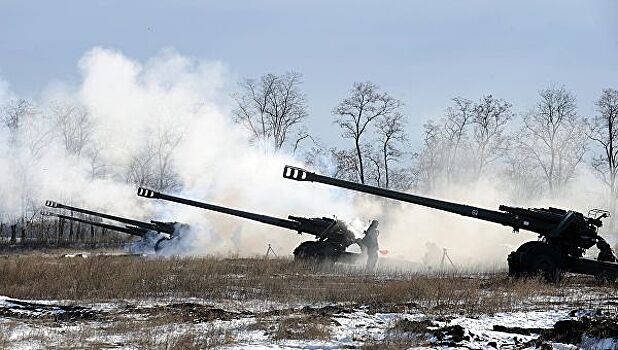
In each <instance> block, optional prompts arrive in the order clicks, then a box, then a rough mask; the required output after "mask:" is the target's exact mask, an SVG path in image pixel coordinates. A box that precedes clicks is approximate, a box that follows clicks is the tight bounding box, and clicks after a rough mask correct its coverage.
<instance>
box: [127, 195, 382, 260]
mask: <svg viewBox="0 0 618 350" xmlns="http://www.w3.org/2000/svg"><path fill="white" fill-rule="evenodd" d="M137 195H138V196H140V197H145V198H153V199H162V200H166V201H170V202H175V203H180V204H185V205H189V206H192V207H198V208H202V209H206V210H211V211H215V212H219V213H223V214H228V215H232V216H237V217H241V218H245V219H248V220H252V221H257V222H261V223H264V224H267V225H272V226H277V227H281V228H284V229H288V230H292V231H296V232H298V233H299V234H301V233H307V234H310V235H313V236H315V237H316V238H317V240H316V241H306V242H303V243H301V244H300V245H299V246H298V247H296V249H294V258H295V259H317V260H332V261H344V262H346V261H356V260H357V259H358V258H359V257H360V256H361V254H358V253H352V252H347V251H346V249H347V248H348V247H349V246H351V245H352V244H358V245H359V246H360V247H361V250H362V251H363V253H366V254H367V266H368V267H369V268H373V267H374V266H375V263H376V260H377V252H378V243H377V235H378V231H377V226H378V222H377V221H376V220H374V221H373V222H372V223H371V225H370V226H369V228H368V229H367V230H366V231H365V236H364V237H363V238H362V239H357V238H356V237H355V235H354V233H352V232H351V231H350V230H349V229H348V228H347V226H346V225H345V224H344V223H343V222H342V221H340V220H337V219H333V218H326V217H322V218H304V217H298V216H292V215H290V216H288V218H287V219H282V218H277V217H273V216H268V215H262V214H256V213H251V212H247V211H242V210H238V209H232V208H227V207H222V206H218V205H214V204H209V203H204V202H198V201H194V200H190V199H185V198H181V197H176V196H171V195H168V194H164V193H160V192H156V191H153V190H149V189H146V188H141V187H140V188H139V189H138V190H137Z"/></svg>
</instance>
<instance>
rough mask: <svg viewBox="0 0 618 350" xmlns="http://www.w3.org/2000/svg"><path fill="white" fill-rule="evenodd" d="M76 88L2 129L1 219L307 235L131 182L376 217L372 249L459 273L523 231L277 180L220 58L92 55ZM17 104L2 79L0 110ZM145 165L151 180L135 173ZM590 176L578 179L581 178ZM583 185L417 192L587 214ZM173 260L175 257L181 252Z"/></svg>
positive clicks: (65, 87) (45, 96)
mask: <svg viewBox="0 0 618 350" xmlns="http://www.w3.org/2000/svg"><path fill="white" fill-rule="evenodd" d="M78 67H79V73H80V77H81V78H80V82H79V84H78V85H76V86H73V85H70V84H65V83H54V84H51V85H50V86H48V87H47V88H46V89H45V90H44V91H43V92H42V93H41V94H40V96H37V98H36V100H37V106H36V107H32V108H31V110H29V111H28V113H25V114H23V115H22V117H21V118H20V120H18V121H16V123H14V124H12V125H9V124H10V123H6V124H7V126H6V127H5V126H3V127H1V128H0V182H1V184H2V185H0V195H1V196H2V199H3V200H2V201H0V215H2V217H0V220H2V221H12V220H17V218H19V217H21V216H23V215H33V214H34V213H36V211H37V210H39V209H40V207H41V205H42V204H43V201H44V200H45V199H52V200H57V201H59V202H63V203H67V204H72V205H75V206H81V207H86V208H90V209H93V210H100V211H105V212H109V213H113V214H117V215H123V216H128V217H135V218H141V219H144V220H148V219H156V220H163V221H178V222H183V223H187V224H189V225H190V226H191V231H190V233H188V234H189V235H190V237H191V239H190V240H187V241H185V242H184V245H183V247H182V249H181V252H182V253H187V254H222V255H223V254H229V253H238V254H240V255H256V254H264V253H265V252H266V249H267V247H268V244H271V245H272V247H273V248H274V250H275V251H276V252H277V253H278V254H279V255H287V254H291V252H292V250H293V248H294V247H295V246H296V245H298V243H300V242H301V241H303V240H308V239H312V237H310V236H304V237H297V235H295V234H294V233H293V232H290V231H286V230H281V229H277V228H273V227H269V226H267V225H263V224H260V223H254V222H249V221H246V220H243V219H238V218H233V217H229V216H226V215H222V214H217V213H210V212H206V211H203V210H200V209H197V208H190V207H186V206H182V205H176V204H170V203H164V202H159V201H149V200H144V199H142V198H139V197H137V196H136V195H135V188H136V187H135V186H134V185H133V184H130V181H128V179H131V180H135V179H137V178H139V179H141V180H142V182H144V183H140V185H146V186H148V185H151V184H153V181H158V183H156V185H158V186H159V187H160V188H162V189H164V191H168V192H173V193H176V192H178V191H180V193H182V196H184V197H187V198H192V199H196V200H200V201H205V202H209V203H213V204H218V205H223V206H228V207H232V208H238V209H242V210H248V211H253V212H258V213H262V214H266V215H271V216H278V217H283V218H285V217H287V216H288V215H300V216H305V217H310V216H317V217H322V216H332V215H337V217H338V218H339V219H342V220H344V221H346V222H348V223H350V225H351V226H352V228H353V230H354V231H355V232H357V233H358V234H359V235H360V233H362V230H363V229H365V226H367V225H368V223H369V222H370V220H371V219H378V220H379V221H380V232H381V235H380V245H381V247H382V248H384V249H388V250H389V251H390V253H389V257H392V258H396V259H402V260H408V261H415V262H421V260H422V259H423V256H424V255H426V253H427V251H428V248H427V245H426V244H427V243H428V242H433V243H435V245H437V246H438V247H441V248H447V249H448V252H449V256H450V257H451V259H452V260H453V261H454V262H455V263H456V264H458V265H466V266H471V265H481V264H484V265H498V266H504V265H505V259H506V255H507V254H508V252H510V251H511V250H513V249H515V248H516V247H517V246H518V245H519V244H521V243H522V242H524V241H526V240H534V239H535V237H536V236H535V235H533V234H529V233H525V232H523V231H522V232H521V233H519V234H518V235H513V234H511V232H510V230H509V228H506V227H498V226H496V225H495V224H490V223H483V222H478V221H475V220H473V219H467V218H462V217H458V216H456V215H452V214H448V213H442V212H439V211H436V210H432V209H426V208H420V207H417V206H413V205H406V204H401V203H396V202H393V201H385V200H381V199H379V198H375V197H370V196H367V195H359V194H355V193H352V192H349V191H345V190H338V189H333V188H328V187H326V186H322V185H319V184H307V183H303V184H299V183H295V182H293V181H288V180H285V179H283V178H282V177H281V172H282V169H283V166H284V165H285V164H295V165H298V166H303V164H302V162H301V161H299V160H298V159H296V158H295V156H294V155H292V154H286V153H284V152H274V151H272V150H271V149H269V148H268V147H267V146H265V145H260V144H256V143H253V142H251V137H250V135H249V133H248V132H246V131H245V130H244V129H243V128H242V127H240V126H239V125H237V124H235V123H234V121H233V119H232V117H231V116H230V114H229V112H228V111H229V110H230V108H229V107H230V106H229V105H228V98H227V96H228V94H227V89H226V86H227V82H228V81H229V80H231V78H230V76H229V75H230V74H229V72H228V71H227V69H226V67H225V65H224V64H222V63H220V62H202V61H198V60H195V59H191V58H187V57H184V56H182V55H179V54H177V53H175V52H173V51H165V52H163V53H162V54H160V55H158V56H156V57H154V58H152V59H150V60H148V61H147V62H138V61H135V60H132V59H130V58H128V57H126V56H124V55H123V54H122V53H120V52H118V51H114V50H109V49H102V48H94V49H92V50H90V51H89V52H87V53H86V54H85V55H84V56H83V57H82V58H81V60H80V61H79V64H78ZM15 98H17V96H15V94H13V93H12V92H11V91H10V86H9V85H8V83H7V82H5V81H2V80H0V105H4V104H6V103H8V101H10V100H14V99H15ZM147 168H148V169H152V168H154V169H156V171H157V172H158V175H159V176H157V179H156V180H153V179H149V178H148V177H147V176H146V175H145V174H146V173H147V172H146V169H147ZM588 175H589V174H588ZM588 175H586V176H582V177H581V178H585V179H587V181H586V182H585V183H576V184H573V185H572V187H577V190H569V191H568V193H565V194H564V195H563V196H558V197H557V196H554V197H552V198H535V199H534V200H533V201H528V202H523V201H522V200H520V199H518V198H512V197H511V196H510V192H509V191H508V188H509V184H508V183H505V181H504V180H500V181H489V180H482V181H478V182H475V183H473V184H469V185H461V186H456V187H453V186H450V187H448V188H443V189H440V188H438V189H434V190H433V191H432V193H428V194H425V195H429V196H432V197H436V198H441V199H445V200H449V201H455V202H462V203H468V204H471V205H477V206H481V207H485V208H490V209H495V208H497V207H498V205H499V204H507V205H520V206H539V207H547V206H548V205H551V206H558V207H566V208H572V209H577V210H580V211H582V212H586V211H587V209H588V207H592V206H594V205H597V206H603V204H604V203H603V201H602V200H599V198H603V196H602V194H601V193H602V190H601V189H600V188H601V185H600V184H599V183H598V182H596V181H595V180H591V179H594V177H593V176H592V175H590V176H588ZM179 252H180V251H179Z"/></svg>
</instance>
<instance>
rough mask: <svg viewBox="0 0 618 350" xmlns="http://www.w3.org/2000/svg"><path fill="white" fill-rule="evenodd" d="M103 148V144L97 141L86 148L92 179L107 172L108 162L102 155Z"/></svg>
mask: <svg viewBox="0 0 618 350" xmlns="http://www.w3.org/2000/svg"><path fill="white" fill-rule="evenodd" d="M101 150H102V148H101V146H100V145H98V144H96V143H92V144H91V145H90V146H89V147H88V148H86V149H85V154H86V157H87V158H88V163H89V165H90V178H91V179H96V178H100V177H103V176H105V175H106V174H107V168H106V164H105V163H104V161H103V159H102V157H101Z"/></svg>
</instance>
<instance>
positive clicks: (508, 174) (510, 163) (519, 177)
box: [503, 134, 545, 201]
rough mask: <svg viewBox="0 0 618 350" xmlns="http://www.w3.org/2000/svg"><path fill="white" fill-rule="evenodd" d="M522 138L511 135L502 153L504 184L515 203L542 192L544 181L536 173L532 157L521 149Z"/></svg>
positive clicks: (517, 135)
mask: <svg viewBox="0 0 618 350" xmlns="http://www.w3.org/2000/svg"><path fill="white" fill-rule="evenodd" d="M522 138H523V137H522V136H521V135H519V134H515V135H512V137H511V138H510V140H509V144H508V145H507V146H506V147H505V148H506V152H504V153H503V157H504V168H503V175H504V179H505V180H506V181H505V184H506V185H507V186H509V188H510V189H509V191H510V192H511V195H512V197H513V200H517V201H525V200H528V199H532V198H533V197H534V196H537V195H538V194H539V193H541V192H542V190H543V183H544V181H545V178H544V177H543V175H542V174H541V173H539V172H538V165H537V162H536V159H535V158H534V156H533V155H532V154H530V153H529V152H527V151H526V150H525V147H521V145H520V140H521V139H522Z"/></svg>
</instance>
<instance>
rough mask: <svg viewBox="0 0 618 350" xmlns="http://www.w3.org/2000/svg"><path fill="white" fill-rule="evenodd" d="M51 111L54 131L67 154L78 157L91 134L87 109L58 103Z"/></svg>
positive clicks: (90, 122)
mask: <svg viewBox="0 0 618 350" xmlns="http://www.w3.org/2000/svg"><path fill="white" fill-rule="evenodd" d="M51 112H52V115H53V120H54V124H55V129H56V131H57V132H58V133H59V134H60V138H61V140H62V143H63V145H64V148H65V149H66V151H67V152H68V153H69V154H74V155H76V156H77V157H79V156H80V155H81V153H82V151H83V150H84V148H85V147H86V146H87V144H88V142H89V141H90V138H91V136H92V127H93V124H92V121H91V119H90V117H89V115H88V111H87V110H86V109H85V108H83V107H81V106H78V105H74V104H70V103H58V104H55V105H54V106H52V108H51Z"/></svg>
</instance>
